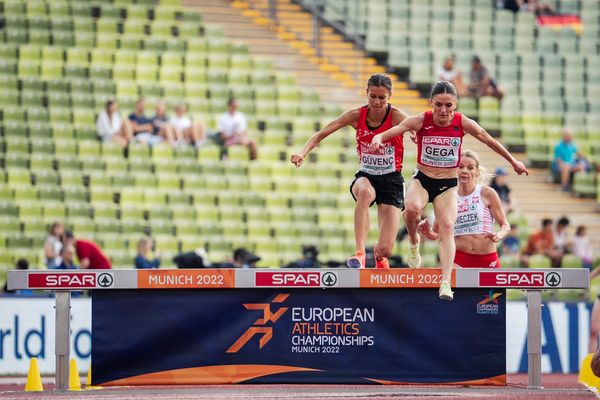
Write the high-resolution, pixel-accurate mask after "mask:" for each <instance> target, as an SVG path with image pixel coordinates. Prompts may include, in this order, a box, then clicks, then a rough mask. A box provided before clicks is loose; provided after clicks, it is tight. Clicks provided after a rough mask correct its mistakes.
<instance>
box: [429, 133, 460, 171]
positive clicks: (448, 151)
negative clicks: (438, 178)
mask: <svg viewBox="0 0 600 400" xmlns="http://www.w3.org/2000/svg"><path fill="white" fill-rule="evenodd" d="M460 144H461V140H460V138H457V137H445V136H426V137H424V138H423V141H422V147H421V149H422V150H421V160H420V163H421V164H423V165H428V166H430V167H439V168H448V167H456V166H457V165H458V156H459V152H460Z"/></svg>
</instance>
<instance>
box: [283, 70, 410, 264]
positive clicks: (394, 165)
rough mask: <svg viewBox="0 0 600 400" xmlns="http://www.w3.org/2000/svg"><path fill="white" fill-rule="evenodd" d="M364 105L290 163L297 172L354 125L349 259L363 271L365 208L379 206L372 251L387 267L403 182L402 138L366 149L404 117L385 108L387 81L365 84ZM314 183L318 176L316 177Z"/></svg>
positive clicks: (380, 78)
mask: <svg viewBox="0 0 600 400" xmlns="http://www.w3.org/2000/svg"><path fill="white" fill-rule="evenodd" d="M366 92H367V100H368V104H367V105H365V106H362V107H357V108H353V109H351V110H348V111H346V112H345V113H343V114H342V115H341V116H339V117H338V118H337V119H335V120H334V121H332V122H331V123H329V124H328V125H327V126H325V127H324V128H322V129H321V130H320V131H319V132H317V133H315V134H314V135H313V136H312V137H311V138H310V139H308V141H307V142H306V143H305V144H304V146H303V147H302V150H300V152H298V153H296V154H293V155H292V156H291V159H290V161H291V162H292V164H294V165H295V166H296V167H299V166H301V165H302V163H303V162H304V159H305V157H306V155H307V154H308V153H309V152H310V151H311V150H312V149H314V148H315V147H316V146H317V145H318V144H319V143H320V142H321V141H322V140H323V139H325V138H326V137H327V136H329V135H331V134H332V133H334V132H336V131H337V130H339V129H341V128H343V127H345V126H352V127H353V128H354V129H355V130H356V134H355V137H356V151H357V153H358V156H359V162H360V168H359V171H358V172H357V173H356V175H355V179H354V181H353V182H352V184H351V185H350V193H351V194H352V197H354V200H356V208H355V211H354V238H355V242H356V254H355V255H354V256H352V257H350V258H349V259H348V261H347V262H346V265H347V266H348V267H350V268H364V267H365V260H366V256H365V253H366V247H365V246H366V241H367V236H368V233H369V225H370V217H369V207H370V206H371V205H372V204H373V203H377V218H378V219H379V228H380V230H379V238H378V240H377V244H376V245H375V247H374V249H373V252H374V255H375V259H376V264H375V266H376V267H377V268H389V262H388V259H387V257H388V256H389V255H391V254H392V249H393V248H394V244H395V241H396V234H397V233H398V227H399V224H400V213H401V210H402V209H403V208H404V179H403V178H402V174H401V170H402V156H403V154H404V146H403V144H402V136H398V137H397V138H395V139H394V140H391V141H390V142H389V143H386V145H385V146H382V147H381V148H380V149H374V150H370V149H369V146H370V144H371V140H372V139H373V137H375V136H376V135H377V134H379V133H381V132H384V131H386V130H389V129H390V128H393V127H394V126H396V125H398V124H399V123H401V122H402V121H404V120H405V119H406V118H408V114H406V113H405V112H404V111H402V110H400V109H398V108H396V107H393V106H391V105H389V104H388V100H389V98H390V95H391V94H392V81H391V79H390V78H389V77H388V76H385V75H382V74H374V75H372V76H371V77H370V78H369V81H368V82H367V90H366ZM316 178H317V179H318V177H316Z"/></svg>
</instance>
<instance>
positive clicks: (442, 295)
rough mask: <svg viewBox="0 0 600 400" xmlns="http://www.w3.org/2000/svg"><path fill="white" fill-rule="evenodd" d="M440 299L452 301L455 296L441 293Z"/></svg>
mask: <svg viewBox="0 0 600 400" xmlns="http://www.w3.org/2000/svg"><path fill="white" fill-rule="evenodd" d="M439 297H440V300H446V301H452V300H454V296H448V295H447V294H440V296H439Z"/></svg>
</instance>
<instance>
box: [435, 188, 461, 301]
mask: <svg viewBox="0 0 600 400" xmlns="http://www.w3.org/2000/svg"><path fill="white" fill-rule="evenodd" d="M456 192H457V188H456V187H453V188H450V189H448V190H447V191H445V192H444V193H442V194H440V195H439V196H437V197H436V198H435V199H434V200H433V212H434V214H435V220H436V223H437V224H438V229H439V235H440V239H439V240H440V264H441V267H442V284H443V283H447V284H449V283H450V280H451V277H452V267H453V266H454V256H455V254H456V245H455V243H454V222H455V221H456V215H457V213H458V208H457V206H456V204H457V194H456ZM448 300H451V294H450V298H449V299H448Z"/></svg>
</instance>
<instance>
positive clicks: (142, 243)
mask: <svg viewBox="0 0 600 400" xmlns="http://www.w3.org/2000/svg"><path fill="white" fill-rule="evenodd" d="M145 245H150V246H152V239H150V238H147V237H144V238H141V239H140V240H139V241H138V244H137V248H138V252H141V250H142V246H145ZM150 250H152V249H150Z"/></svg>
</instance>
